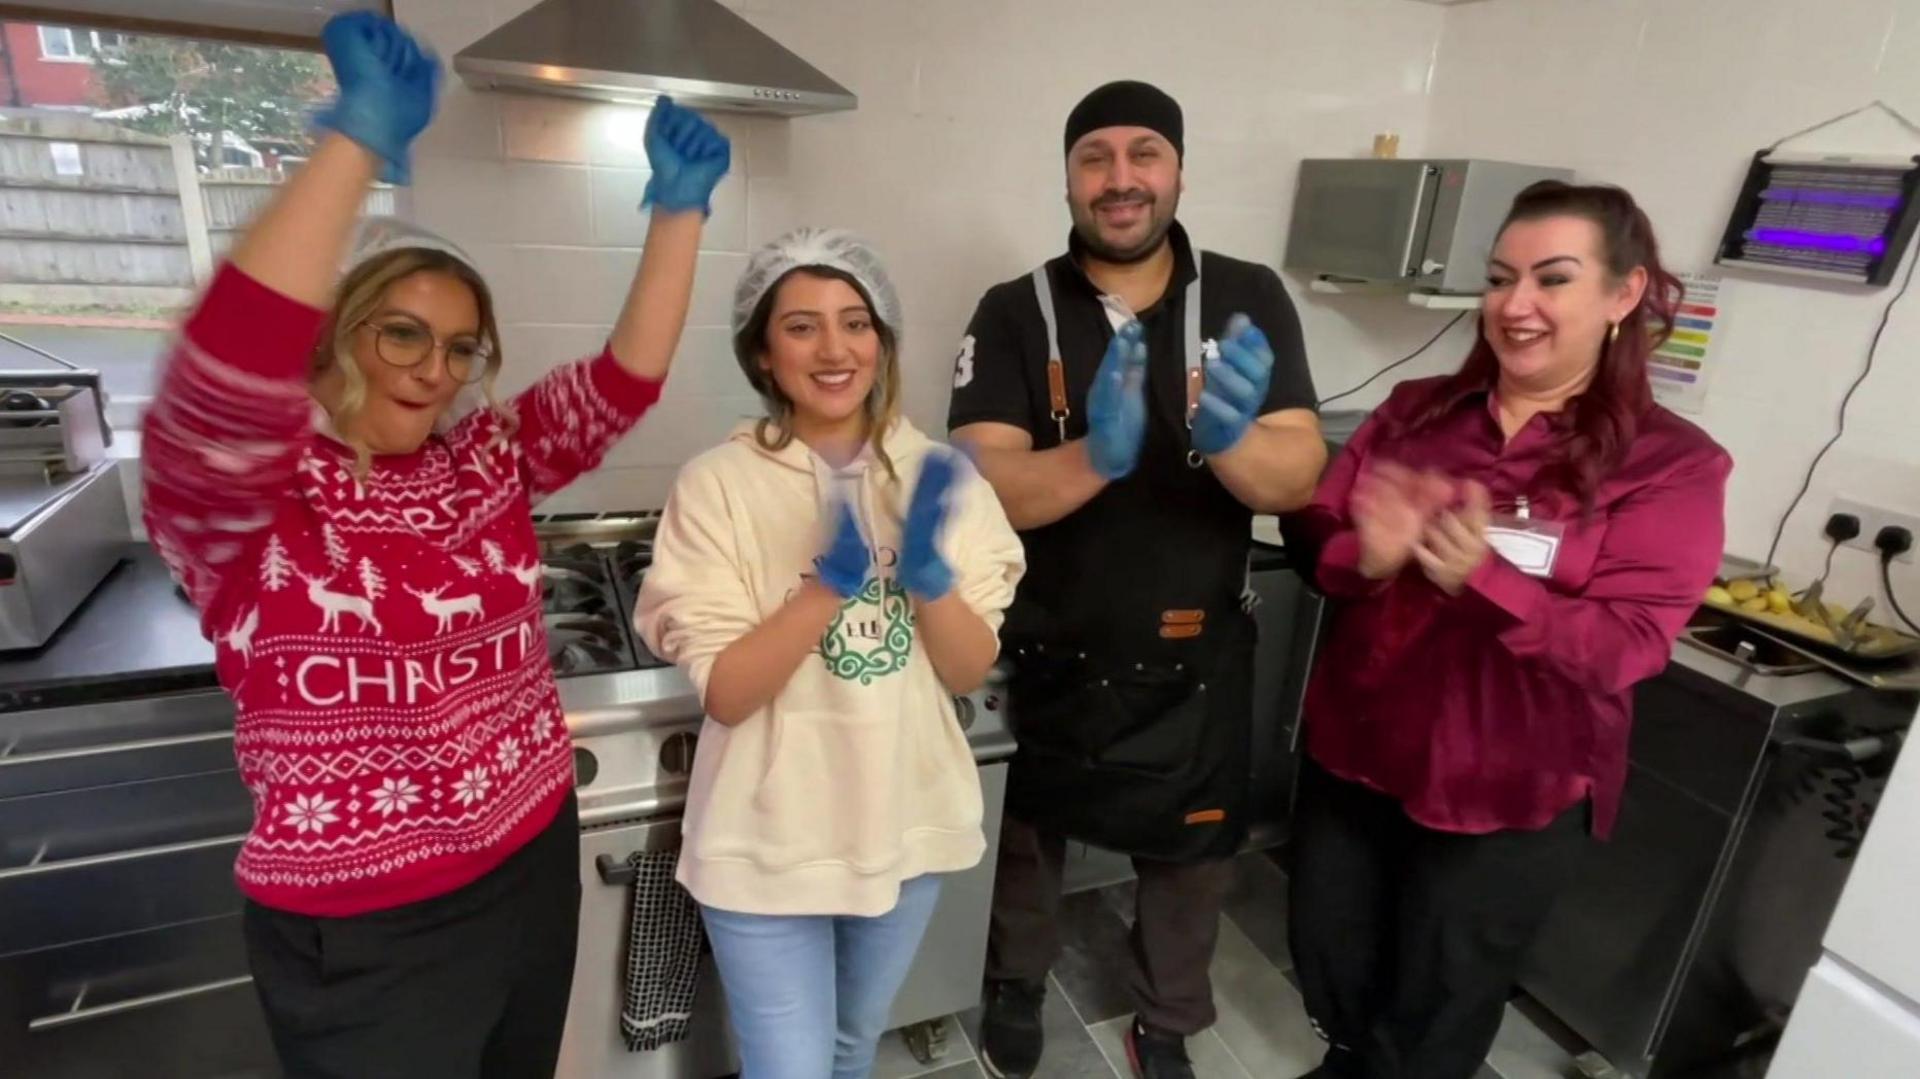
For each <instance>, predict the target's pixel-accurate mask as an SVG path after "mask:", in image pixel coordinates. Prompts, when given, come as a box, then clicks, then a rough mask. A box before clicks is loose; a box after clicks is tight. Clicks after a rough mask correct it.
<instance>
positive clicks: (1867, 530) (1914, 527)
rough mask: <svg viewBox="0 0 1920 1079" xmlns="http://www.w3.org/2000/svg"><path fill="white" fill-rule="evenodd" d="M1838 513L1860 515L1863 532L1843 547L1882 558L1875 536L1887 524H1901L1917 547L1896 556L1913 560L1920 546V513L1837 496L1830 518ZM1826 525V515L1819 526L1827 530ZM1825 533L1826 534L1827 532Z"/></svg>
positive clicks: (1828, 511)
mask: <svg viewBox="0 0 1920 1079" xmlns="http://www.w3.org/2000/svg"><path fill="white" fill-rule="evenodd" d="M1836 513H1851V514H1853V515H1854V516H1855V517H1858V518H1860V534H1859V535H1858V536H1855V537H1854V538H1852V539H1850V540H1848V541H1847V542H1846V543H1844V544H1842V546H1845V547H1854V548H1858V549H1859V550H1862V551H1865V552H1867V553H1868V554H1870V555H1872V556H1874V557H1875V558H1878V557H1880V549H1879V548H1878V547H1875V546H1874V545H1873V537H1875V536H1877V535H1879V534H1880V530H1881V529H1882V528H1885V527H1886V526H1888V525H1899V526H1900V527H1902V528H1904V529H1906V530H1907V531H1908V532H1910V533H1912V534H1913V542H1914V547H1909V548H1907V552H1906V553H1905V554H1903V555H1900V556H1899V557H1898V558H1896V559H1894V561H1896V562H1912V561H1913V553H1914V548H1915V547H1920V514H1915V513H1902V512H1900V511H1898V510H1889V509H1882V508H1881V507H1879V506H1870V505H1868V504H1866V503H1865V502H1856V501H1854V500H1853V499H1851V498H1836V499H1834V500H1833V504H1832V505H1830V506H1828V507H1827V517H1831V516H1833V515H1834V514H1836ZM1826 526H1827V520H1826V518H1825V517H1823V518H1821V519H1820V527H1821V529H1822V530H1824V529H1825V528H1826ZM1822 534H1823V535H1824V534H1825V533H1824V531H1823V532H1822Z"/></svg>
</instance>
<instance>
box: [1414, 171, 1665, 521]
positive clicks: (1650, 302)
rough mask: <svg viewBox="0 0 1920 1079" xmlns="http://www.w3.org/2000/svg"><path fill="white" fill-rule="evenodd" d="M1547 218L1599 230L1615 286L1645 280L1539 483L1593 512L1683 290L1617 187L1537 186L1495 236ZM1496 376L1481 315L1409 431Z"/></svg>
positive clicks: (1645, 398)
mask: <svg viewBox="0 0 1920 1079" xmlns="http://www.w3.org/2000/svg"><path fill="white" fill-rule="evenodd" d="M1548 217H1578V218H1581V219H1583V220H1587V221H1591V222H1593V223H1594V224H1595V225H1597V226H1598V227H1599V229H1600V247H1601V256H1602V258H1604V259H1605V261H1606V266H1607V270H1608V272H1609V273H1610V274H1612V276H1613V277H1614V279H1615V280H1619V279H1622V278H1624V277H1626V276H1627V275H1628V274H1630V273H1632V272H1633V271H1634V269H1635V268H1636V267H1640V268H1644V269H1645V270H1646V271H1647V290H1646V293H1645V294H1644V295H1643V296H1642V297H1641V298H1640V302H1639V303H1638V304H1636V305H1635V306H1634V308H1633V310H1632V311H1629V312H1627V316H1626V317H1625V318H1623V319H1621V320H1620V332H1619V334H1618V335H1616V336H1614V337H1613V339H1612V340H1611V341H1610V342H1608V343H1606V344H1603V345H1602V346H1601V349H1600V365H1599V367H1598V368H1596V369H1595V370H1594V373H1593V381H1592V382H1591V383H1590V384H1588V386H1587V388H1586V389H1585V390H1584V391H1582V392H1581V393H1580V394H1579V396H1577V397H1575V398H1573V400H1571V401H1569V402H1567V417H1568V420H1569V421H1570V423H1569V425H1568V427H1567V434H1566V435H1565V437H1564V440H1563V442H1562V444H1561V446H1560V449H1559V451H1558V452H1557V453H1556V455H1555V457H1554V460H1553V461H1552V462H1551V463H1550V464H1549V465H1548V466H1547V470H1546V472H1544V473H1543V475H1542V478H1543V479H1545V478H1551V479H1553V480H1554V481H1556V482H1557V483H1561V484H1565V485H1566V486H1567V487H1571V488H1572V489H1573V491H1574V493H1575V494H1577V495H1578V496H1579V498H1580V502H1581V505H1583V506H1586V507H1589V508H1591V506H1592V503H1593V493H1594V491H1595V490H1596V489H1597V488H1598V487H1599V486H1600V481H1601V480H1602V479H1603V478H1605V477H1606V475H1607V474H1608V473H1609V472H1611V471H1613V470H1614V469H1615V468H1617V467H1619V465H1620V462H1621V461H1622V460H1624V459H1625V458H1626V455H1627V447H1628V446H1629V445H1630V444H1631V443H1632V442H1633V436H1634V434H1635V433H1636V432H1637V431H1638V430H1639V426H1640V419H1641V417H1642V416H1644V415H1645V414H1646V412H1647V410H1648V409H1650V408H1652V407H1653V389H1652V387H1651V386H1649V385H1648V383H1647V357H1648V356H1649V355H1651V354H1652V352H1653V350H1654V349H1656V348H1659V347H1660V346H1661V345H1662V344H1665V343H1666V340H1667V338H1668V336H1669V335H1671V334H1672V333H1673V317H1674V312H1675V311H1676V310H1678V308H1679V306H1680V297H1681V295H1682V293H1683V289H1682V287H1681V285H1680V279H1679V278H1677V277H1675V276H1674V275H1673V274H1672V273H1671V272H1670V271H1668V270H1667V268H1666V267H1665V266H1663V265H1661V263H1660V244H1659V242H1658V241H1657V240H1656V239H1655V238H1654V235H1653V223H1652V222H1651V221H1649V220H1647V215H1646V211H1644V210H1642V209H1640V206H1639V204H1638V203H1636V202H1634V201H1633V196H1632V195H1629V194H1627V193H1626V192H1625V191H1623V190H1621V189H1620V188H1618V187H1613V186H1611V185H1603V184H1592V185H1579V184H1569V183H1563V182H1561V181H1559V180H1542V181H1540V182H1539V183H1536V184H1534V185H1532V186H1530V187H1528V188H1527V189H1526V190H1524V191H1522V192H1520V194H1519V195H1518V196H1516V197H1515V198H1514V200H1513V208H1512V209H1510V210H1508V211H1507V219H1506V220H1505V221H1503V222H1502V223H1501V225H1500V231H1501V232H1505V231H1506V229H1507V226H1509V225H1511V224H1513V223H1514V222H1516V221H1538V220H1541V219H1542V218H1548ZM1499 377H1500V361H1499V359H1498V358H1497V357H1495V356H1494V353H1493V346H1492V345H1490V344H1488V343H1487V335H1486V315H1485V314H1484V313H1482V314H1481V316H1480V333H1479V334H1478V335H1477V336H1476V337H1475V338H1474V342H1473V351H1471V352H1469V353H1467V360H1466V362H1465V363H1463V364H1461V365H1460V370H1458V371H1456V372H1454V374H1453V375H1452V376H1451V377H1449V378H1448V379H1447V380H1446V381H1445V382H1443V383H1441V384H1440V386H1439V388H1438V389H1437V390H1436V391H1435V393H1434V395H1433V397H1432V398H1431V400H1430V401H1429V403H1428V404H1427V406H1426V407H1425V408H1424V409H1422V410H1421V411H1420V412H1419V413H1418V414H1417V415H1416V417H1415V419H1414V421H1413V423H1412V425H1411V427H1412V430H1415V431H1418V430H1420V429H1421V428H1424V427H1427V426H1429V425H1430V424H1433V423H1435V422H1437V421H1438V420H1439V419H1440V418H1441V417H1443V416H1445V415H1446V414H1447V413H1448V412H1450V411H1452V410H1453V408H1454V407H1455V406H1457V405H1458V404H1459V403H1460V401H1461V400H1462V399H1463V398H1465V397H1466V396H1467V395H1469V394H1473V393H1477V392H1480V391H1484V390H1488V389H1491V388H1493V387H1494V385H1496V384H1497V382H1498V381H1499Z"/></svg>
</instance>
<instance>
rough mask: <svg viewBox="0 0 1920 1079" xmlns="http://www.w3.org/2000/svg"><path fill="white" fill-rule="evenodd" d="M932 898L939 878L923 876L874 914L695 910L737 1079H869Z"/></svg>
mask: <svg viewBox="0 0 1920 1079" xmlns="http://www.w3.org/2000/svg"><path fill="white" fill-rule="evenodd" d="M939 899H940V878H939V877H936V876H932V875H927V876H922V877H915V878H914V879H912V880H910V881H907V882H905V883H904V884H902V885H901V886H900V901H899V902H898V903H896V904H894V907H893V909H892V910H890V911H888V912H887V913H885V914H882V915H879V916H878V917H874V918H860V917H854V916H852V915H774V914H740V913H737V912H735V911H728V910H717V909H715V908H713V907H708V906H702V907H701V908H700V913H701V915H702V916H703V918H704V919H705V921H706V923H707V939H708V940H710V941H712V942H713V958H714V961H715V962H716V963H717V964H718V965H719V968H720V981H721V984H722V985H724V986H725V987H726V991H727V1013H728V1015H729V1016H730V1017H731V1018H732V1020H733V1032H734V1037H735V1039H736V1040H737V1041H738V1043H739V1046H740V1076H741V1079H827V1077H828V1076H831V1077H832V1079H867V1074H868V1073H869V1072H870V1071H872V1070H873V1054H874V1050H875V1048H876V1047H877V1046H878V1045H879V1042H880V1035H882V1034H884V1033H886V1030H887V1013H888V1012H889V1011H891V1010H892V1008H893V996H894V994H895V993H898V992H899V991H900V983H902V982H904V981H906V980H907V969H908V968H909V967H911V966H912V965H913V957H914V954H915V953H917V952H918V951H919V950H920V938H921V936H922V935H923V934H925V933H926V931H927V922H928V920H929V919H931V918H932V917H933V907H934V904H935V903H936V902H938V901H939Z"/></svg>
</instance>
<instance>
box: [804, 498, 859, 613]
mask: <svg viewBox="0 0 1920 1079" xmlns="http://www.w3.org/2000/svg"><path fill="white" fill-rule="evenodd" d="M833 515H834V521H835V522H836V523H835V525H834V529H833V542H832V543H831V544H829V545H828V546H827V553H825V554H823V555H821V556H820V557H819V558H816V559H814V565H815V566H816V567H817V568H818V571H819V574H820V583H821V584H824V585H826V586H827V587H828V588H831V589H833V594H834V595H836V596H839V597H840V598H841V599H852V598H853V597H854V596H856V595H859V594H860V588H861V586H863V585H865V584H866V583H867V570H868V568H869V567H871V566H872V565H873V552H871V551H870V550H868V549H867V540H866V537H864V536H862V535H861V534H860V526H859V525H858V524H856V523H854V520H853V510H852V509H851V508H850V507H849V506H848V505H847V504H846V503H845V502H841V503H839V504H838V505H836V506H835V507H834V509H833Z"/></svg>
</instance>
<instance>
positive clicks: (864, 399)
mask: <svg viewBox="0 0 1920 1079" xmlns="http://www.w3.org/2000/svg"><path fill="white" fill-rule="evenodd" d="M899 326H900V314H899V302H898V299H897V298H896V296H895V294H894V291H893V286H892V284H891V283H890V282H889V281H888V279H887V276H886V272H885V270H884V269H883V268H882V267H881V265H880V262H879V260H878V259H877V258H876V257H875V256H874V254H873V252H872V251H871V250H869V249H868V248H867V247H865V246H864V245H863V244H861V243H860V242H859V241H858V240H856V239H854V238H853V237H851V236H849V235H848V234H846V233H844V232H839V231H825V230H814V229H802V230H800V231H798V232H795V233H791V234H789V235H787V236H784V237H782V238H780V239H779V240H776V241H774V242H773V243H772V244H769V245H768V246H767V247H765V248H762V249H761V250H760V251H759V252H757V253H756V254H755V255H754V256H753V259H752V260H751V262H750V263H749V264H748V267H747V272H746V273H745V275H744V276H743V277H742V278H741V280H740V284H739V287H738V290H737V292H736V294H735V304H734V315H733V330H734V353H735V356H736V357H737V358H738V359H739V361H740V366H741V368H742V370H744V371H745V372H746V376H747V380H748V382H750V383H751V384H752V385H753V388H754V389H755V391H757V392H758V393H759V394H760V397H761V399H762V400H763V401H764V402H765V405H766V409H767V415H766V417H765V418H764V419H761V420H757V421H752V422H748V423H746V424H744V425H742V426H741V427H740V428H739V429H738V430H736V431H735V432H734V433H733V435H732V436H731V437H730V438H729V439H728V440H727V441H726V442H725V443H723V444H722V445H720V446H719V447H718V448H716V449H713V450H710V451H708V452H706V453H704V454H702V455H700V456H699V457H696V458H694V459H693V460H692V461H690V462H688V463H687V465H686V467H685V468H684V469H682V470H681V472H680V476H679V478H678V479H677V480H676V481H675V483H674V488H673V493H672V495H671V497H670V498H669V499H668V500H667V508H666V514H665V517H664V518H663V519H662V520H661V522H660V528H659V532H658V534H657V536H656V537H655V540H654V555H653V567H652V569H651V570H649V571H648V573H647V576H646V580H645V583H644V585H643V586H642V588H641V591H640V602H639V609H638V611H636V613H635V624H636V625H637V626H638V628H639V630H640V633H641V636H642V637H643V638H644V639H645V640H646V643H647V646H648V647H649V648H652V649H653V650H654V652H655V653H656V654H658V655H659V656H661V657H662V658H664V659H667V660H669V661H671V662H673V663H676V664H678V665H679V666H680V667H682V668H683V669H684V670H685V671H686V672H687V675H688V677H689V678H690V679H691V680H692V681H693V684H694V686H695V688H696V689H697V690H698V691H699V693H700V696H701V700H702V702H703V703H704V705H705V708H706V712H707V717H708V719H707V723H706V728H705V730H703V731H702V732H701V735H700V748H699V752H698V753H697V755H696V759H695V762H694V769H693V780H692V785H691V789H690V790H689V792H688V796H687V810H686V822H685V826H684V833H685V834H684V847H683V849H682V852H681V856H680V871H679V879H680V882H681V883H682V884H684V885H685V886H686V888H687V890H688V891H689V892H691V893H692V894H693V897H694V898H695V899H696V900H698V901H699V903H700V905H701V911H702V914H703V917H704V920H705V922H706V925H707V934H708V937H709V938H710V939H711V940H712V942H713V951H714V957H715V959H716V960H717V961H718V963H719V967H720V977H721V981H722V982H723V983H724V984H725V986H726V993H727V1003H728V1008H729V1011H730V1013H731V1015H732V1019H733V1026H734V1030H735V1032H736V1034H737V1036H738V1038H739V1042H740V1050H741V1056H742V1060H743V1065H744V1072H743V1074H744V1079H825V1077H827V1076H832V1077H834V1079H856V1077H864V1076H866V1075H867V1073H868V1071H869V1070H870V1069H871V1067H872V1063H873V1056H874V1048H875V1045H876V1043H877V1042H878V1039H879V1037H880V1034H881V1033H882V1031H883V1030H884V1029H885V1026H886V1017H887V1013H888V1011H889V1009H890V1007H891V1005H892V1001H893V996H894V994H895V993H896V992H897V991H898V990H899V988H900V983H901V982H902V980H904V979H905V977H906V974H907V969H908V967H909V966H911V964H912V961H913V956H914V952H915V951H916V949H917V948H918V947H919V943H920V937H921V935H922V933H923V932H924V931H925V929H926V926H927V920H928V918H929V917H930V916H931V915H932V913H933V906H934V903H935V901H936V900H937V899H938V897H939V887H940V886H939V880H940V874H943V873H950V872H954V871H956V870H961V869H965V868H968V867H969V866H972V865H974V864H975V863H976V862H978V861H979V859H980V857H981V855H982V853H983V852H984V850H985V839H984V837H983V836H982V834H981V830H980V815H981V804H980V785H979V779H978V775H977V773H976V772H975V770H974V764H973V756H972V754H971V752H970V751H969V750H968V747H967V742H966V738H965V737H964V736H963V735H962V733H961V731H960V727H959V724H958V721H957V719H956V717H955V714H954V705H953V697H954V695H955V694H964V693H967V692H970V691H972V690H973V689H975V688H976V687H978V686H979V685H980V684H981V682H982V680H984V679H985V677H986V675H987V672H988V670H989V668H991V667H992V665H993V662H994V659H995V656H996V653H997V651H998V640H997V636H996V634H997V631H998V629H999V624H1000V617H1001V613H1002V612H1003V611H1004V610H1005V608H1006V606H1007V604H1008V603H1010V602H1011V601H1012V599H1013V590H1014V586H1015V584H1017V583H1018V581H1019V579H1020V575H1021V572H1022V571H1023V570H1024V568H1025V558H1024V556H1023V555H1022V553H1021V548H1020V541H1019V539H1018V538H1017V537H1016V536H1015V535H1014V533H1013V530H1012V528H1011V527H1009V526H1008V524H1007V519H1006V515H1005V514H1004V513H1002V512H1001V509H1000V505H999V503H998V502H997V501H996V500H995V498H994V495H993V491H992V489H991V488H989V487H988V486H987V485H986V484H985V483H984V482H983V481H981V480H980V479H979V477H978V476H976V475H975V474H974V473H973V472H972V471H971V469H970V468H969V467H968V466H967V464H966V462H965V460H964V459H962V458H959V457H957V456H956V455H955V454H953V453H952V452H951V451H949V450H947V449H945V448H944V447H941V446H938V445H937V444H935V443H934V442H933V441H932V440H930V439H928V438H927V437H926V436H924V435H922V434H921V433H920V432H919V431H917V430H915V429H914V427H913V425H912V424H910V423H908V422H907V421H906V420H905V419H903V418H901V417H900V415H899V394H900V367H899V354H898V349H897V343H898V337H897V334H898V331H899Z"/></svg>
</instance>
